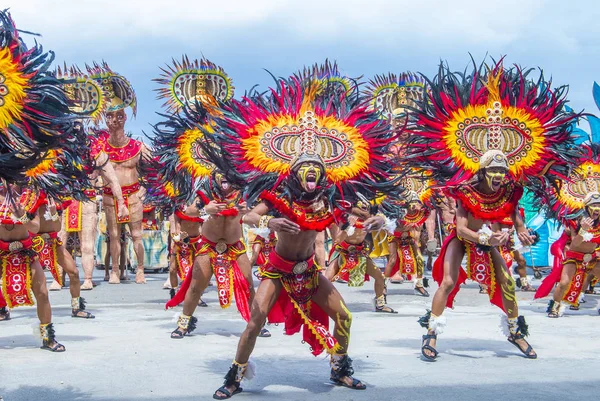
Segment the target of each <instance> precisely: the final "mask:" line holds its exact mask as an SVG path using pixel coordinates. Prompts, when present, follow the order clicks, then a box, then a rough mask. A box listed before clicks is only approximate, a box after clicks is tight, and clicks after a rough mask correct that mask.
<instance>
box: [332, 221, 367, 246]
mask: <svg viewBox="0 0 600 401" xmlns="http://www.w3.org/2000/svg"><path fill="white" fill-rule="evenodd" d="M358 220H359V217H358V216H354V215H351V216H350V217H349V218H348V222H349V223H350V226H353V227H354V232H353V233H352V235H348V230H349V229H350V227H348V228H347V229H346V230H344V231H342V232H341V233H340V234H339V235H338V237H337V242H341V241H346V242H347V243H348V244H352V245H360V244H362V243H363V242H364V241H365V238H366V237H367V234H368V232H367V231H366V230H364V229H362V228H357V227H356V226H355V224H356V222H357V221H358Z"/></svg>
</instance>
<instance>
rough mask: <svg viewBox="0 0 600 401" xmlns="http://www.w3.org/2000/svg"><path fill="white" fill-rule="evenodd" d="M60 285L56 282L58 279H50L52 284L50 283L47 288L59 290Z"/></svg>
mask: <svg viewBox="0 0 600 401" xmlns="http://www.w3.org/2000/svg"><path fill="white" fill-rule="evenodd" d="M61 288H62V287H61V285H60V284H58V281H56V280H52V284H50V287H48V290H50V291H60V290H61Z"/></svg>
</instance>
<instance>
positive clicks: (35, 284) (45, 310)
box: [31, 260, 65, 352]
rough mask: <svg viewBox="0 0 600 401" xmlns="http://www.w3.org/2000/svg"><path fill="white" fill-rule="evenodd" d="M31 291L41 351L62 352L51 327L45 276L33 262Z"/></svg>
mask: <svg viewBox="0 0 600 401" xmlns="http://www.w3.org/2000/svg"><path fill="white" fill-rule="evenodd" d="M31 289H32V291H33V295H34V296H35V301H36V303H37V315H38V318H39V319H40V333H41V334H42V341H43V344H42V349H48V350H50V351H53V352H63V351H65V347H64V346H63V345H62V344H59V343H58V342H57V341H56V339H55V337H54V327H53V325H52V308H51V307H50V299H49V298H48V288H47V287H46V276H45V275H44V270H43V269H42V266H40V263H39V262H38V261H37V260H35V261H33V262H31Z"/></svg>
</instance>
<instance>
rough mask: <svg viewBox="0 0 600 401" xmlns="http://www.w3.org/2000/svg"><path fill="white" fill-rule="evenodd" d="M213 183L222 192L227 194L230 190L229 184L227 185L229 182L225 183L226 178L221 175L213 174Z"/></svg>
mask: <svg viewBox="0 0 600 401" xmlns="http://www.w3.org/2000/svg"><path fill="white" fill-rule="evenodd" d="M215 181H216V183H217V185H218V186H219V188H221V190H222V191H223V192H225V193H228V192H229V190H230V189H231V183H229V181H227V178H225V176H223V174H221V173H215Z"/></svg>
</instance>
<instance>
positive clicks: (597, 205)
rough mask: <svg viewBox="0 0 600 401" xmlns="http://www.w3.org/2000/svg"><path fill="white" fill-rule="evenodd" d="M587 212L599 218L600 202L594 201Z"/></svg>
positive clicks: (594, 217)
mask: <svg viewBox="0 0 600 401" xmlns="http://www.w3.org/2000/svg"><path fill="white" fill-rule="evenodd" d="M587 212H588V214H589V215H590V217H591V218H592V219H594V220H598V219H599V218H600V203H592V204H591V205H589V206H588V207H587Z"/></svg>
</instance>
